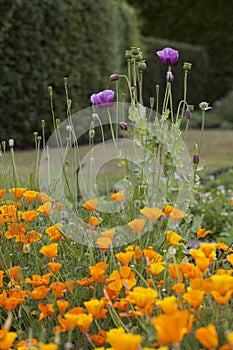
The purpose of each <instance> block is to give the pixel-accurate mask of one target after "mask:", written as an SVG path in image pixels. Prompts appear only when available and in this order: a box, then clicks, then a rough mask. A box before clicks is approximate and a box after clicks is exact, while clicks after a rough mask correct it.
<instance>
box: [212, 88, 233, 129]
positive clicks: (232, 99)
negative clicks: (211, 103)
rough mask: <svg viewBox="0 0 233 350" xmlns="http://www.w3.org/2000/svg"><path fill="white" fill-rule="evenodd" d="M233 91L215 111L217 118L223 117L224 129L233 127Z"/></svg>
mask: <svg viewBox="0 0 233 350" xmlns="http://www.w3.org/2000/svg"><path fill="white" fill-rule="evenodd" d="M232 105H233V90H231V91H230V92H229V93H228V94H227V95H226V97H225V98H223V99H222V100H221V101H220V105H219V106H218V107H217V108H216V109H215V110H214V114H216V116H218V117H221V121H222V127H225V128H229V127H231V128H232V127H233V113H232Z"/></svg>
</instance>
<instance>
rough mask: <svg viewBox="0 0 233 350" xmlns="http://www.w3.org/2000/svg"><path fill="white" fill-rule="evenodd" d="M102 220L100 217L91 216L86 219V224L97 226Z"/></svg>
mask: <svg viewBox="0 0 233 350" xmlns="http://www.w3.org/2000/svg"><path fill="white" fill-rule="evenodd" d="M102 221H103V219H101V218H96V217H95V216H91V217H90V219H89V220H88V223H87V226H93V227H96V226H98V225H99V224H100V223H101V222H102Z"/></svg>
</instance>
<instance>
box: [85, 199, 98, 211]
mask: <svg viewBox="0 0 233 350" xmlns="http://www.w3.org/2000/svg"><path fill="white" fill-rule="evenodd" d="M97 204H98V200H97V199H89V200H88V201H86V202H85V203H83V204H82V206H83V207H84V208H85V209H87V210H88V211H94V210H95V208H96V207H97Z"/></svg>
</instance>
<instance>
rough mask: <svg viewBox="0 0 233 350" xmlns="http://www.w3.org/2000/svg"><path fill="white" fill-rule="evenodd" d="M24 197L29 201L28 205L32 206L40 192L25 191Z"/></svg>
mask: <svg viewBox="0 0 233 350" xmlns="http://www.w3.org/2000/svg"><path fill="white" fill-rule="evenodd" d="M23 196H24V197H25V198H26V199H27V201H28V204H31V203H32V202H34V200H35V199H36V198H37V196H38V192H37V191H29V190H27V191H25V192H24V193H23Z"/></svg>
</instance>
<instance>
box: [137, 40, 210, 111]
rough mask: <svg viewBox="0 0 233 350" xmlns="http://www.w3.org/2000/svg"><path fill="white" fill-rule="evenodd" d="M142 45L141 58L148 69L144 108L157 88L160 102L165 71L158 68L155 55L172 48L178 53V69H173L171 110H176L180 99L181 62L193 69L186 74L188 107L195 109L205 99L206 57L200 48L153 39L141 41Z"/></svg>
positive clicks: (145, 77) (182, 73) (181, 84)
mask: <svg viewBox="0 0 233 350" xmlns="http://www.w3.org/2000/svg"><path fill="white" fill-rule="evenodd" d="M142 45H143V46H142V47H143V51H144V58H145V59H146V61H147V65H148V68H147V69H146V71H145V73H144V103H145V104H146V105H147V106H149V99H150V97H152V96H153V97H155V86H156V84H158V85H159V86H160V104H161V100H162V98H163V93H164V89H165V85H166V78H165V77H166V71H167V69H166V66H164V65H162V64H161V61H160V59H159V58H158V56H157V55H156V51H158V50H161V49H163V48H164V47H172V48H174V49H176V50H178V51H179V62H178V65H177V66H175V67H173V68H172V70H173V73H174V75H175V79H174V82H173V83H172V92H173V98H174V106H175V107H176V106H177V105H178V103H179V101H180V100H182V98H183V77H184V70H183V63H184V62H190V63H192V69H191V71H190V72H189V74H188V103H189V104H192V105H195V106H196V107H198V104H199V102H201V101H203V100H205V99H206V91H205V83H206V79H207V74H208V55H207V53H206V50H205V49H204V48H203V47H200V46H193V45H188V44H185V43H180V42H179V43H178V42H173V41H167V40H163V39H157V38H153V37H143V38H142Z"/></svg>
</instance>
